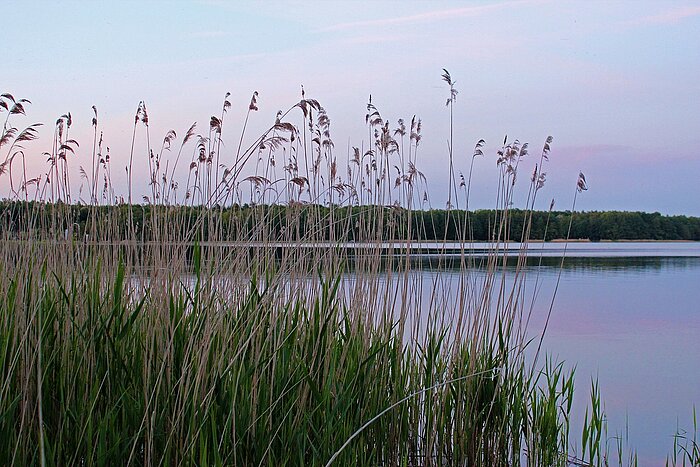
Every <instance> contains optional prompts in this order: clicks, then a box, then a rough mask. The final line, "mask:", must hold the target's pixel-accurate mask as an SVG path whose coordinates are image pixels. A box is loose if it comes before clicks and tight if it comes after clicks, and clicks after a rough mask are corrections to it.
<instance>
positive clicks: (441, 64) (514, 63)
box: [0, 0, 700, 216]
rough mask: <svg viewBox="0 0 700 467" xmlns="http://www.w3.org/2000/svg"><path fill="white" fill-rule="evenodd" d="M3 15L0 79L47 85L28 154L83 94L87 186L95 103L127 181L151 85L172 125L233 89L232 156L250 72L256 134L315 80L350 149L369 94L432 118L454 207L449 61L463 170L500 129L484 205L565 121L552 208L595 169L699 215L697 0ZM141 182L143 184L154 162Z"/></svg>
mask: <svg viewBox="0 0 700 467" xmlns="http://www.w3.org/2000/svg"><path fill="white" fill-rule="evenodd" d="M3 17H4V21H3V26H2V28H0V44H2V45H3V49H4V50H5V53H4V57H3V63H2V72H1V73H0V92H10V93H12V94H13V95H14V96H15V97H16V98H28V99H30V100H31V101H32V105H31V106H29V107H28V112H27V113H28V116H27V117H23V118H18V119H16V120H15V121H14V124H15V126H24V125H26V124H29V123H33V122H37V121H38V122H43V123H45V124H46V125H45V126H44V127H43V129H42V131H41V138H40V139H39V140H38V141H35V142H32V143H30V144H27V145H26V147H27V151H26V153H27V155H28V159H29V160H30V162H29V166H30V170H31V171H33V173H36V174H39V173H41V172H42V171H45V165H44V162H45V157H43V156H41V153H42V152H44V151H48V150H50V145H51V134H52V131H53V122H55V120H56V118H57V117H58V116H60V115H61V114H64V113H66V112H71V114H72V116H73V121H74V125H73V128H72V129H71V131H72V136H73V137H74V138H76V139H77V140H78V141H79V142H80V143H81V148H80V150H78V151H77V155H76V157H75V159H74V160H73V161H71V164H72V167H73V170H74V176H73V180H74V182H75V185H76V186H75V187H74V190H75V192H76V193H77V191H78V184H79V180H80V178H79V176H78V175H77V173H78V167H79V165H81V164H86V163H89V162H88V161H89V158H90V154H91V152H90V151H91V145H92V129H91V118H92V115H91V106H92V105H96V106H97V107H98V109H99V112H100V125H101V128H102V130H103V131H104V138H105V143H106V145H108V146H110V149H111V154H112V158H113V161H114V162H113V166H114V167H115V168H116V167H120V170H118V171H117V170H115V174H114V182H115V184H116V187H115V188H117V190H118V191H120V192H121V193H122V194H123V193H124V192H125V191H126V184H125V180H126V177H125V175H124V171H123V167H124V165H125V164H126V161H127V160H128V151H129V145H130V141H131V125H132V123H133V115H134V113H135V110H136V107H137V105H138V103H139V101H141V100H144V101H146V103H147V104H148V109H149V116H150V122H151V123H150V124H151V134H152V135H153V136H152V137H153V138H154V139H155V140H156V141H158V142H160V141H161V140H162V138H163V136H164V135H165V133H166V131H167V130H169V129H170V128H173V129H175V130H176V131H177V132H178V135H179V136H182V134H184V132H185V130H186V129H187V128H188V127H189V126H190V124H191V123H192V122H194V121H197V122H199V128H200V129H201V130H202V131H205V130H206V129H207V126H208V122H209V117H210V116H211V115H215V114H218V113H219V112H220V106H221V102H222V100H223V97H224V94H225V93H226V92H231V94H232V95H231V99H230V100H231V102H232V108H231V110H230V111H229V114H228V116H227V119H228V121H227V122H226V124H225V128H224V133H223V138H224V141H225V142H228V143H229V145H228V146H227V148H228V149H225V150H224V153H223V154H224V155H225V154H227V153H226V151H229V153H228V154H229V155H231V154H232V152H233V151H234V148H235V146H236V144H235V142H237V139H238V136H239V134H240V125H241V122H242V120H243V117H244V116H245V112H246V109H247V106H248V102H249V100H250V95H251V93H252V92H253V91H254V90H257V91H259V93H260V99H259V108H260V111H259V112H257V113H256V114H255V115H254V116H253V119H252V122H251V127H250V133H249V135H250V136H251V137H252V136H253V135H255V134H256V130H260V129H262V128H264V127H265V126H267V125H269V124H270V123H271V122H272V121H273V120H274V117H275V114H276V112H277V110H279V109H286V108H288V107H290V106H291V105H293V104H294V103H295V102H297V101H298V100H299V97H300V96H299V90H300V85H302V84H303V85H304V87H305V89H306V94H307V97H314V98H316V99H318V100H319V101H320V102H321V104H322V105H323V106H324V107H325V108H326V110H327V112H328V114H329V116H330V118H331V120H332V135H333V139H334V141H335V153H336V155H337V157H338V158H339V159H344V158H346V157H347V154H346V153H347V147H348V146H361V145H362V144H363V139H364V144H365V145H366V144H367V131H366V127H365V123H364V116H365V113H366V108H365V106H366V102H367V99H368V96H369V94H372V99H373V103H374V104H375V105H376V106H377V107H378V108H379V110H380V112H381V113H382V116H383V117H384V118H385V119H386V120H389V121H390V122H391V126H392V127H393V126H395V125H396V121H397V120H398V119H399V118H404V119H405V120H410V119H411V117H412V116H413V115H417V116H418V117H420V118H421V119H422V121H423V140H422V143H421V148H420V152H419V157H420V158H419V169H420V170H422V171H423V172H425V174H426V176H428V179H429V182H430V186H431V196H432V204H433V206H434V207H444V205H445V200H446V184H447V183H446V181H447V160H448V159H447V144H446V141H447V138H448V136H449V113H448V111H447V109H446V108H445V100H446V98H447V97H448V93H449V90H448V87H447V86H446V84H445V83H444V82H442V81H441V79H440V75H441V73H442V68H447V69H448V70H449V71H450V73H451V75H452V77H453V79H454V80H455V81H456V87H457V89H458V90H459V95H458V97H457V101H456V105H455V108H454V112H455V123H454V128H455V147H454V152H455V160H456V170H458V171H459V170H461V171H465V172H466V171H468V169H469V160H470V156H471V154H472V151H473V147H474V144H475V143H476V142H477V141H478V140H479V139H481V138H483V139H485V140H486V142H487V144H486V147H485V149H486V157H484V158H482V159H478V160H477V162H476V164H475V175H474V182H473V183H474V184H473V187H472V192H473V196H472V199H471V201H470V206H472V207H475V208H488V207H492V206H493V205H494V202H495V196H496V188H495V184H494V182H495V179H496V170H495V159H496V156H495V151H496V150H497V148H498V147H499V146H500V143H501V142H502V141H503V137H504V135H506V134H507V135H508V136H509V137H511V138H517V139H519V140H520V141H527V142H529V143H530V148H531V153H532V154H533V156H532V159H531V160H528V161H526V163H527V164H530V165H532V166H534V164H535V162H536V160H535V159H536V157H535V154H538V153H539V150H540V148H541V146H542V144H543V143H544V140H545V138H546V137H547V135H552V136H553V137H554V143H553V145H552V153H551V157H550V164H549V166H548V167H547V169H546V170H547V172H548V176H547V178H548V180H547V185H546V186H545V189H544V192H543V194H542V195H541V197H540V203H541V204H540V205H539V206H537V207H539V208H541V209H546V208H547V207H548V205H549V201H550V200H551V199H552V198H555V199H556V202H557V204H556V206H557V207H558V208H559V209H567V208H569V207H570V205H571V200H572V197H573V191H574V187H575V183H576V179H577V175H578V173H579V171H582V172H584V173H585V174H586V178H587V179H588V182H589V186H590V190H589V191H588V192H586V193H585V194H584V196H581V197H579V199H578V201H577V209H582V210H612V209H617V210H642V211H660V212H662V213H667V214H689V215H696V216H697V215H700V155H698V149H697V148H698V147H700V133H699V132H698V130H700V47H698V44H700V4H699V3H698V2H680V1H679V2H671V1H657V2H649V1H635V2H631V1H629V2H602V1H601V2H583V1H581V2H571V1H547V0H523V1H493V2H440V1H435V2H411V1H395V2H385V1H373V2H359V1H355V2H330V1H325V2H320V1H319V2H255V3H253V2H250V3H243V2H223V1H200V2H195V1H193V2H162V3H160V2H155V1H154V2H111V3H102V2H90V3H88V2H50V3H49V2H19V1H17V2H14V1H11V2H9V3H5V4H4V5H3ZM3 117H4V114H3ZM158 145H159V143H158ZM4 150H5V148H3V151H4ZM2 157H3V158H4V157H5V154H4V153H3V154H2ZM141 160H143V154H142V155H141ZM530 170H531V169H528V172H529V171H530ZM116 172H118V173H116ZM523 178H525V177H523ZM136 186H137V188H139V189H141V190H143V191H144V192H145V191H146V182H145V181H143V180H139V181H137V182H136ZM523 186H524V183H523ZM7 195H8V181H7V177H6V176H5V177H0V196H7ZM517 204H518V202H517V200H516V205H517Z"/></svg>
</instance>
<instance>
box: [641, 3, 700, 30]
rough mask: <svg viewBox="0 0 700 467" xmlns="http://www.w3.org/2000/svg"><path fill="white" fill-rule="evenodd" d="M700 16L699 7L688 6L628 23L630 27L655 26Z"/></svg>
mask: <svg viewBox="0 0 700 467" xmlns="http://www.w3.org/2000/svg"><path fill="white" fill-rule="evenodd" d="M699 15H700V6H688V7H684V8H674V9H672V10H667V11H664V12H662V13H658V14H656V15H651V16H644V17H642V18H637V19H633V20H631V21H628V22H627V24H628V25H630V26H647V25H655V24H675V23H679V22H681V21H683V20H684V19H687V18H692V17H694V16H699Z"/></svg>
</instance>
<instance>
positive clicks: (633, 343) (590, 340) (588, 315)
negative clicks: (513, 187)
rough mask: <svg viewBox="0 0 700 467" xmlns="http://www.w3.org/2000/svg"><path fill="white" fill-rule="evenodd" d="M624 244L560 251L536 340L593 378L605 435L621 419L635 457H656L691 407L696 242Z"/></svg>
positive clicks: (698, 291)
mask: <svg viewBox="0 0 700 467" xmlns="http://www.w3.org/2000/svg"><path fill="white" fill-rule="evenodd" d="M626 248H629V249H630V250H631V252H630V254H631V255H630V256H626V257H616V258H606V257H601V258H569V259H567V261H566V263H567V264H568V266H569V267H566V268H565V269H564V270H563V271H562V276H561V284H560V287H559V291H558V294H557V297H556V301H555V309H554V315H553V316H552V320H551V323H550V327H549V329H548V333H547V335H546V336H545V346H546V348H547V350H548V351H549V352H550V353H552V354H553V355H556V356H558V357H559V358H560V359H563V360H565V361H566V362H571V363H572V364H573V363H575V364H576V366H577V369H576V373H577V375H578V377H577V382H578V386H579V388H585V386H584V385H585V384H586V383H587V381H589V378H590V376H597V377H598V380H599V382H600V387H601V392H602V395H603V399H604V401H605V404H606V407H605V408H606V412H607V414H608V421H609V427H610V432H611V433H610V435H614V434H615V432H618V433H622V432H624V430H625V423H626V420H629V422H628V424H629V437H630V444H631V445H632V446H633V447H635V448H636V449H637V450H638V452H639V455H640V460H641V461H642V463H641V465H662V463H663V461H664V459H665V455H666V454H667V453H668V452H670V451H671V449H672V446H673V438H672V436H673V434H674V433H675V431H676V428H677V427H678V426H679V425H680V426H681V427H685V428H689V429H692V412H693V405H694V404H697V405H698V407H699V408H700V244H659V243H652V244H639V243H637V244H629V245H626ZM607 251H608V250H607V249H606V248H603V249H601V250H600V251H599V254H600V255H604V254H605V253H606V252H607ZM665 255H668V256H665ZM546 274H547V275H548V276H550V277H549V279H553V278H554V275H555V272H554V271H553V270H552V269H551V268H550V269H549V270H548V271H547V272H546ZM581 392H582V391H579V393H578V396H579V402H583V401H582V400H581V396H582V395H584V394H581ZM578 407H579V408H580V407H581V405H579V406H578ZM579 410H580V409H579Z"/></svg>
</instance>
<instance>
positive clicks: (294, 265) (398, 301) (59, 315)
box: [0, 72, 698, 466]
mask: <svg viewBox="0 0 700 467" xmlns="http://www.w3.org/2000/svg"><path fill="white" fill-rule="evenodd" d="M443 79H444V80H445V82H446V83H447V84H448V86H449V88H450V93H449V99H448V101H447V106H448V111H449V112H450V113H451V112H452V111H453V110H452V109H453V106H454V105H455V102H456V97H457V91H456V89H455V87H454V83H453V81H452V79H451V77H450V75H449V73H447V72H445V74H444V75H443ZM257 100H258V94H257V92H256V93H254V94H253V96H252V98H251V100H250V103H249V105H248V108H247V110H246V115H245V124H244V125H243V127H242V128H241V129H240V139H239V140H237V141H236V142H235V144H229V145H228V146H224V145H223V144H222V136H221V135H222V128H223V125H224V121H225V120H226V117H227V113H228V112H229V111H231V104H230V103H229V101H228V95H226V97H225V98H224V102H223V105H222V107H221V109H220V111H219V112H218V113H217V116H212V117H211V120H210V122H209V125H208V127H207V128H205V129H204V131H203V132H202V133H201V134H199V133H197V127H196V126H195V125H192V126H191V127H189V129H188V130H187V131H186V132H185V133H184V136H182V137H181V138H179V139H178V136H177V133H176V132H175V131H172V130H171V131H168V132H167V133H166V135H165V137H164V139H163V140H162V142H160V143H159V144H158V146H157V147H151V145H150V141H151V135H150V133H149V132H150V128H149V119H148V113H147V110H146V106H145V104H144V103H141V104H139V106H138V110H137V112H136V114H135V118H134V127H133V132H134V133H133V134H134V139H133V141H132V145H131V148H132V150H131V153H130V155H129V159H128V160H126V161H119V162H116V161H114V160H112V159H111V158H110V154H109V152H108V150H107V148H106V145H104V144H103V141H102V136H101V132H100V125H99V120H98V113H97V109H96V108H94V119H93V121H92V124H93V127H94V140H93V141H92V142H91V150H90V156H89V157H87V158H83V159H81V161H84V160H89V161H90V163H89V165H88V164H84V163H82V162H81V164H82V167H81V168H80V173H81V181H80V183H81V185H82V187H83V189H82V190H81V191H80V194H79V195H78V196H76V195H75V193H74V192H73V191H72V186H73V185H72V184H71V180H70V173H71V172H70V170H69V165H71V164H78V161H77V160H76V159H75V158H74V153H75V151H77V149H78V142H77V141H75V140H73V139H72V138H71V135H70V133H71V126H72V123H73V122H72V119H71V115H70V114H66V115H63V116H61V117H60V118H59V119H58V120H57V122H56V126H55V130H54V133H53V141H51V144H50V150H49V151H47V152H46V158H47V161H48V162H47V166H46V170H45V172H44V173H41V174H39V175H38V176H33V175H31V174H29V173H28V172H27V169H26V157H27V156H26V155H25V151H27V150H26V149H25V148H24V147H23V146H27V145H28V143H29V142H30V141H31V140H33V139H35V138H36V137H37V134H38V133H37V132H38V127H37V126H36V125H30V126H29V127H27V128H26V129H23V130H17V129H15V128H14V127H13V126H12V123H13V119H14V118H15V117H16V116H17V115H19V114H24V113H25V108H26V107H27V106H28V105H29V102H28V101H26V100H16V99H15V98H14V97H13V96H11V95H9V94H3V95H2V98H1V99H0V110H2V111H3V112H4V113H6V119H5V123H4V127H3V133H2V138H1V139H0V150H2V157H3V161H4V162H2V164H1V165H0V171H1V172H2V177H3V179H4V180H6V181H7V185H8V187H9V190H10V194H9V198H10V199H11V200H12V201H13V202H12V203H11V204H10V205H9V206H11V209H6V210H5V211H4V215H3V217H2V223H3V224H2V235H3V237H4V238H3V241H2V245H1V246H0V297H2V299H0V439H1V440H2V442H0V459H3V462H4V463H7V464H13V465H31V464H39V465H75V464H82V465H111V464H114V463H124V464H135V465H154V464H155V465H161V464H164V465H176V464H185V465H192V464H197V465H270V466H272V465H331V464H332V465H367V466H376V465H387V466H389V465H395V466H416V465H470V466H471V465H489V466H491V465H504V466H505V465H508V466H510V465H523V464H524V465H570V464H572V463H573V464H576V465H608V464H620V465H628V464H634V463H636V459H635V456H634V453H633V452H631V451H630V450H629V447H628V446H627V445H626V443H625V442H623V441H619V442H612V443H611V442H609V440H610V439H611V436H609V435H608V434H607V432H606V431H607V428H606V422H605V417H604V413H603V408H602V404H601V397H600V392H599V389H598V387H597V385H596V384H595V382H594V383H593V384H592V385H591V387H590V391H586V390H585V389H584V390H583V395H581V392H582V391H577V392H575V391H574V372H573V370H570V369H567V368H568V367H567V366H565V365H564V364H563V363H561V362H556V361H553V360H551V359H549V358H547V357H546V356H545V354H544V349H542V348H541V343H542V333H541V332H540V331H539V330H538V332H535V333H532V332H531V331H530V330H529V328H528V323H529V321H530V318H531V315H532V313H533V312H535V310H545V311H544V313H545V314H547V313H552V312H553V306H552V304H553V300H554V299H555V297H548V298H546V299H545V304H544V306H542V303H541V302H538V303H540V306H537V307H536V306H535V304H536V302H537V300H540V301H541V299H542V298H541V297H540V298H538V299H537V300H536V297H535V293H534V292H535V291H534V290H533V289H532V288H531V287H528V286H526V283H525V275H526V272H527V271H526V268H525V267H524V265H525V263H526V258H527V256H528V254H529V253H532V252H529V251H528V244H527V243H522V247H521V250H520V252H519V254H518V255H517V257H516V259H515V273H514V274H509V276H508V278H506V274H505V270H506V267H507V264H506V263H507V261H506V255H505V254H504V244H505V243H506V242H509V241H518V242H522V241H525V240H527V239H529V238H531V236H532V228H533V212H534V206H535V203H536V200H537V199H538V197H541V196H542V195H541V192H542V190H543V188H544V186H545V179H546V176H545V173H546V166H547V163H548V158H549V156H550V145H551V144H552V139H551V138H548V139H547V140H546V141H545V142H544V144H543V147H542V149H541V151H537V154H536V155H535V156H533V155H530V154H529V147H528V144H527V143H520V142H519V141H517V140H508V139H506V140H504V142H503V145H502V148H501V149H500V150H499V151H498V152H497V154H496V155H495V156H491V155H488V156H487V155H485V154H484V151H483V148H484V144H485V143H484V141H479V142H477V144H476V146H475V149H474V152H473V157H472V158H471V160H469V159H467V164H466V166H465V167H461V165H462V164H461V163H458V162H456V161H455V160H454V159H453V157H452V150H451V148H452V147H453V144H452V138H453V129H452V128H451V126H450V128H449V132H450V145H449V148H450V149H449V154H448V156H449V180H450V184H449V188H448V189H449V202H448V206H447V207H446V209H445V210H444V211H443V214H442V216H443V217H442V221H441V222H442V225H443V226H448V225H449V226H451V227H450V228H451V229H452V230H453V231H452V232H451V233H448V230H447V229H446V228H444V227H443V228H442V229H438V230H442V231H441V232H439V233H440V235H442V238H441V239H442V240H443V241H446V240H447V239H448V236H449V238H450V239H451V240H454V241H457V242H458V243H459V245H461V247H460V248H461V254H460V256H459V259H458V275H459V280H458V285H457V286H455V285H454V283H450V285H449V286H448V285H447V284H446V282H445V281H443V280H442V279H441V277H440V275H439V274H437V275H435V276H433V277H432V278H431V279H428V280H427V279H426V278H425V276H423V275H416V274H412V271H413V268H414V267H415V262H413V261H412V257H413V256H415V255H419V254H420V251H418V252H416V250H415V248H414V245H415V244H416V243H420V242H421V241H422V240H425V239H426V238H427V237H428V236H429V235H432V236H435V233H436V232H437V231H438V230H436V219H435V218H433V217H431V215H430V213H429V212H428V214H426V213H425V212H424V211H425V210H426V208H427V207H429V200H430V198H429V190H428V180H427V179H426V177H425V176H424V175H423V174H422V173H421V171H420V167H421V164H422V160H421V152H420V141H421V121H420V119H418V118H416V117H414V118H412V119H411V120H410V122H409V121H404V120H402V119H399V120H398V123H397V126H396V127H392V126H391V125H390V123H389V121H388V120H387V119H385V118H384V117H383V116H382V115H381V114H380V112H379V110H378V109H377V108H376V107H375V106H374V105H373V104H372V102H371V101H370V102H368V104H367V116H366V124H367V135H368V141H367V142H365V143H363V144H361V145H360V146H359V147H357V148H352V149H351V150H350V153H349V154H348V155H347V156H348V157H347V163H346V164H345V165H343V166H341V164H340V163H339V159H338V158H337V157H336V150H335V148H334V144H333V141H332V138H331V133H330V119H329V116H328V114H327V113H326V111H325V110H324V109H323V107H322V106H321V105H320V104H319V103H318V102H317V101H315V100H313V99H309V98H307V97H306V96H305V94H304V92H303V91H302V95H301V100H300V101H299V102H298V103H296V104H294V105H293V106H292V107H291V108H290V109H289V110H287V111H286V112H279V113H278V114H277V116H276V118H275V119H274V120H273V122H272V124H271V125H270V127H269V128H268V129H267V130H266V131H264V132H263V133H262V134H260V135H258V136H253V137H249V136H248V135H247V134H246V126H247V123H248V119H249V118H252V117H253V114H255V113H256V112H257V111H258V105H257ZM144 133H145V135H146V136H147V138H146V141H147V143H146V145H145V147H139V145H137V144H135V142H136V140H137V139H136V135H137V134H144ZM33 144H36V143H33ZM232 148H233V149H232ZM478 157H495V159H496V162H497V163H496V164H494V167H495V170H497V171H498V173H499V183H498V185H497V186H494V187H493V190H494V200H495V205H494V207H493V210H491V211H489V213H488V218H487V220H486V222H487V228H486V232H488V239H489V240H490V241H491V247H490V250H489V252H488V254H487V255H486V257H485V258H479V259H477V258H475V257H473V256H471V255H470V254H469V252H470V249H471V248H472V247H473V244H472V241H473V239H474V230H475V228H476V223H475V219H473V218H472V217H470V214H469V211H468V208H469V196H470V186H471V178H472V173H471V172H472V169H473V163H472V164H470V163H471V162H473V160H474V158H478ZM115 164H124V165H125V166H126V173H127V176H128V188H127V190H126V192H125V193H120V192H119V187H118V186H115V185H114V184H113V178H112V172H113V171H114V170H122V167H119V168H116V165H115ZM113 167H115V168H114V169H113ZM183 167H184V168H185V169H186V170H185V172H184V173H185V176H184V177H183V178H182V179H178V178H177V174H178V173H182V170H178V169H182V168H183ZM139 171H141V172H139ZM144 172H145V173H147V174H148V175H147V176H148V180H149V183H148V187H149V191H148V193H146V194H145V195H144V196H143V197H141V196H137V194H136V193H134V192H133V185H134V183H133V181H134V180H133V179H134V176H135V174H136V173H144ZM525 172H526V174H524V173H525ZM516 183H525V184H528V187H529V188H528V189H527V196H526V198H525V199H515V197H514V193H515V190H514V186H515V185H516ZM585 189H586V183H585V177H584V176H583V175H582V174H581V175H580V176H579V178H578V180H577V182H576V184H572V198H573V203H572V206H571V209H570V210H569V211H568V221H567V232H566V234H567V235H566V236H568V235H569V234H570V231H569V229H571V225H572V218H573V217H574V216H575V215H574V214H572V213H573V212H574V211H575V200H576V196H577V195H578V194H579V193H580V192H581V191H583V190H585ZM84 193H87V195H85V194H84ZM137 201H138V202H140V203H142V204H136V202H137ZM78 204H79V205H80V206H79V207H76V205H78ZM243 205H247V207H246V208H245V209H242V208H236V206H238V207H240V206H243ZM114 206H118V208H113V207H114ZM279 206H284V209H280V208H279ZM514 206H518V207H519V209H518V210H517V228H514V225H515V224H514V219H516V216H514V212H516V211H514ZM107 207H112V208H107ZM552 207H553V206H551V205H550V210H551V209H552ZM464 209H466V211H462V210H464ZM358 213H359V214H358ZM224 214H226V215H224ZM416 217H418V219H417V220H416ZM550 221H551V220H550V219H549V218H548V217H545V220H544V226H543V228H544V235H546V231H547V229H548V228H549V225H550ZM479 228H481V227H479ZM538 228H539V227H538ZM78 229H79V230H78ZM77 232H79V234H77ZM387 238H390V239H392V240H394V242H393V243H392V245H391V248H390V250H391V251H389V252H388V254H387V251H386V248H385V247H384V246H383V245H382V243H383V242H384V241H385V240H386V239H387ZM438 239H440V238H439V237H438ZM349 241H353V242H359V243H361V244H362V245H363V246H362V248H361V249H356V250H354V251H353V253H352V255H350V253H349V251H348V250H347V249H345V248H341V247H340V246H339V245H341V244H343V243H345V242H349ZM280 242H282V243H285V244H288V245H298V246H299V248H284V249H282V250H279V249H276V248H273V247H272V246H273V245H275V244H278V243H280ZM319 242H323V244H324V245H323V247H319V248H301V246H304V245H309V244H312V245H313V244H315V243H319ZM218 243H226V244H227V245H228V246H227V247H226V248H220V247H218V246H217V244H218ZM334 245H336V246H334ZM437 261H438V262H441V261H444V260H442V259H437ZM477 261H478V265H477V264H476V262H477ZM511 261H512V260H511ZM350 263H352V271H353V280H352V281H346V280H342V275H343V273H344V271H346V270H347V268H348V265H349V264H350ZM477 266H479V270H480V271H485V274H483V273H479V274H476V273H475V271H476V269H477ZM511 266H512V263H511ZM424 290H427V291H428V294H427V298H425V297H426V294H424V293H423V291H424ZM426 310H427V311H426ZM546 319H548V317H545V320H546ZM585 378H586V377H585V376H584V379H585ZM584 386H585V384H584ZM587 392H588V393H589V394H588V395H586V393H587ZM575 394H576V395H577V397H589V398H590V404H589V408H588V410H587V411H586V413H585V417H584V419H585V421H584V426H583V428H582V430H581V431H576V432H575V433H574V432H572V426H571V424H570V419H571V410H572V401H573V397H574V395H575ZM615 439H618V440H623V439H624V438H623V437H618V438H615ZM677 439H678V445H677V446H676V448H677V449H676V450H675V452H674V454H673V457H672V458H671V461H672V462H673V463H674V464H676V463H677V464H679V465H680V464H681V462H683V463H685V462H689V463H692V462H697V460H698V452H697V440H693V439H692V437H686V438H680V437H679V438H677Z"/></svg>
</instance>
